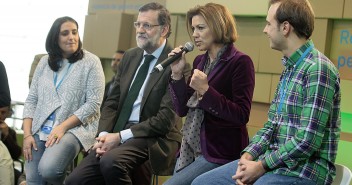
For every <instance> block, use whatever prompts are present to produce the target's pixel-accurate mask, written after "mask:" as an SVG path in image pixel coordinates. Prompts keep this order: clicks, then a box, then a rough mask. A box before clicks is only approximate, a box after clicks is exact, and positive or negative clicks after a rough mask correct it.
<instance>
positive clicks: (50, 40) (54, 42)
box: [45, 16, 83, 71]
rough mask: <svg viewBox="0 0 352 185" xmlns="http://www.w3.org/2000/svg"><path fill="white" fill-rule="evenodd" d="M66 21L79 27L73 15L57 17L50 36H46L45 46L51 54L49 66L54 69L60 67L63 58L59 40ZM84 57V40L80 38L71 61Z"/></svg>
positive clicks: (70, 58) (56, 69) (69, 59)
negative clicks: (62, 26)
mask: <svg viewBox="0 0 352 185" xmlns="http://www.w3.org/2000/svg"><path fill="white" fill-rule="evenodd" d="M65 22H73V23H75V24H76V26H77V29H78V23H77V21H75V20H74V19H72V18H71V17H68V16H65V17H60V18H57V19H56V20H55V21H54V23H53V25H52V26H51V28H50V30H49V33H48V36H47V37H46V42H45V48H46V51H47V52H48V54H49V59H48V61H49V66H50V68H51V69H52V70H53V71H58V70H59V68H60V64H59V62H60V61H61V60H62V59H63V55H62V50H61V48H60V46H59V43H58V40H59V36H60V29H61V25H62V24H63V23H65ZM82 58H83V50H82V42H81V38H79V44H78V49H77V51H75V52H74V53H73V54H72V55H71V56H70V57H69V58H68V61H69V62H70V63H75V62H77V61H78V60H80V59H82Z"/></svg>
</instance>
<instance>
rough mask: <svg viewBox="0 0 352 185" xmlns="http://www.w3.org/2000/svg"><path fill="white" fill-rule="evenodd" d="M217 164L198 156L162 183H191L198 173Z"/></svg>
mask: <svg viewBox="0 0 352 185" xmlns="http://www.w3.org/2000/svg"><path fill="white" fill-rule="evenodd" d="M177 162H179V160H177ZM176 166H177V164H176ZM219 166H220V165H219V164H215V163H211V162H208V161H207V160H206V159H205V158H204V157H203V156H199V157H197V158H196V160H195V161H193V162H192V163H191V164H190V165H188V166H187V167H185V168H184V169H182V170H181V171H179V172H177V173H174V174H173V176H172V177H171V178H170V179H169V180H168V181H166V182H165V183H164V185H183V184H184V185H189V184H191V183H192V181H193V179H195V178H196V177H198V176H199V175H201V174H203V173H205V172H207V171H210V170H212V169H214V168H217V167H219Z"/></svg>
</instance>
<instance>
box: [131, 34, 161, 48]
mask: <svg viewBox="0 0 352 185" xmlns="http://www.w3.org/2000/svg"><path fill="white" fill-rule="evenodd" d="M160 37H161V33H160V32H158V33H156V34H155V35H154V36H152V37H151V36H149V35H147V34H145V33H144V34H140V33H137V35H136V41H137V46H138V47H139V48H141V49H143V50H146V51H154V50H155V49H157V48H158V47H159V40H160Z"/></svg>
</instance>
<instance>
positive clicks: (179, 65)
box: [168, 46, 186, 80]
mask: <svg viewBox="0 0 352 185" xmlns="http://www.w3.org/2000/svg"><path fill="white" fill-rule="evenodd" d="M181 48H182V46H179V47H177V48H175V49H173V50H172V51H171V52H170V53H169V54H168V57H171V56H174V55H176V54H177V53H179V52H182V49H181ZM185 54H186V52H183V53H182V57H181V59H179V60H177V61H175V62H173V63H171V64H170V67H171V70H172V77H173V79H174V80H179V79H181V78H182V71H183V69H184V68H185V65H186V58H185Z"/></svg>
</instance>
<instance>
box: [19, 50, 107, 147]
mask: <svg viewBox="0 0 352 185" xmlns="http://www.w3.org/2000/svg"><path fill="white" fill-rule="evenodd" d="M104 84H105V78H104V72H103V68H102V66H101V62H100V59H99V58H98V57H97V56H95V55H93V54H92V53H89V52H88V51H84V57H83V58H82V60H79V61H77V62H75V63H73V64H72V66H71V67H70V69H69V71H68V73H67V75H66V76H65V79H64V80H63V81H62V83H61V85H60V87H59V88H58V89H57V90H56V87H55V85H54V71H53V70H51V69H50V67H49V64H48V55H45V56H43V57H42V58H41V60H40V62H39V64H38V66H37V68H36V70H35V73H34V76H33V81H32V85H31V87H30V89H29V94H28V97H27V99H26V101H25V104H24V110H23V118H33V121H32V133H33V134H34V133H37V132H38V131H39V129H40V127H41V126H42V124H43V123H44V121H45V120H46V119H47V118H48V117H49V115H50V114H51V113H52V112H53V111H55V110H56V118H55V119H56V120H58V121H59V122H60V123H61V122H63V121H65V120H66V119H67V118H68V117H70V116H71V115H73V114H74V115H76V116H77V117H78V119H79V120H80V121H81V122H82V124H80V125H79V126H76V127H74V128H71V129H70V130H68V132H71V133H72V134H73V135H75V136H76V138H77V139H78V140H79V141H80V142H81V144H82V146H83V147H84V149H85V150H88V149H89V148H90V147H91V146H92V145H93V144H94V143H95V139H94V138H95V134H96V132H97V129H98V122H99V117H100V105H101V102H102V100H103V93H104Z"/></svg>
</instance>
